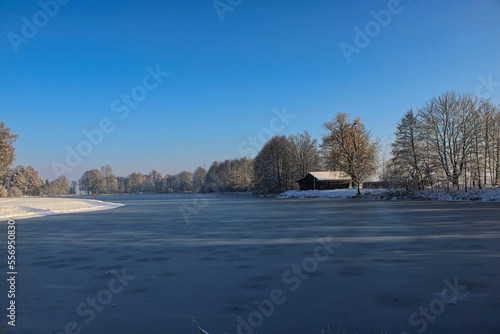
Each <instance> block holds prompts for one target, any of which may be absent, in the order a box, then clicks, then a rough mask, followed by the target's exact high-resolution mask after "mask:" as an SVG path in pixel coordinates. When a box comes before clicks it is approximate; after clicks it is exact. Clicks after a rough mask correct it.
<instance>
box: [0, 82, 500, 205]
mask: <svg viewBox="0 0 500 334" xmlns="http://www.w3.org/2000/svg"><path fill="white" fill-rule="evenodd" d="M323 129H324V134H323V136H322V137H321V138H320V140H318V139H315V138H313V137H312V136H311V135H310V134H309V133H308V132H307V131H304V132H303V133H298V134H295V135H289V136H283V135H277V136H274V137H272V138H270V139H269V140H268V141H267V142H266V143H265V144H264V146H263V147H262V149H261V150H260V152H259V153H258V154H257V156H256V157H255V158H253V159H252V158H248V157H244V158H236V159H229V160H225V161H215V162H213V163H212V165H211V166H210V167H209V168H208V170H207V169H206V168H205V166H200V167H198V168H197V169H196V170H195V171H194V172H188V171H182V172H180V173H177V174H167V175H162V174H161V173H159V172H157V171H156V170H153V171H152V172H151V173H149V174H142V173H140V172H134V173H132V174H130V175H128V176H126V177H123V176H116V175H115V174H114V173H113V170H112V168H111V166H109V165H106V166H103V167H101V168H100V169H92V170H89V171H86V172H85V173H84V174H83V175H82V177H81V178H80V179H79V180H78V182H76V181H72V182H71V183H70V182H69V181H68V179H67V178H66V177H65V176H60V177H59V178H57V179H56V180H54V181H52V182H49V181H48V180H46V181H45V182H44V181H43V180H41V179H40V178H39V177H38V173H37V172H36V171H35V170H34V169H33V168H31V167H25V166H18V167H16V168H14V169H11V168H10V166H11V165H12V162H13V161H14V157H15V155H14V146H13V143H14V142H15V140H16V139H17V135H16V134H11V133H10V129H9V128H7V127H5V125H4V123H0V194H1V195H2V196H7V195H8V196H22V195H47V196H56V195H68V194H75V193H77V192H78V191H80V192H83V193H86V194H93V193H95V194H124V193H129V194H135V193H172V192H248V191H252V192H254V193H257V194H267V193H280V192H283V191H286V190H291V189H298V185H297V184H296V182H295V181H296V180H297V179H299V178H301V177H303V176H304V175H306V174H307V173H308V172H311V171H318V170H336V171H343V172H345V173H346V174H348V175H349V176H350V177H351V180H352V183H353V184H354V186H356V188H357V190H358V194H359V193H360V191H361V188H362V185H363V183H364V182H365V181H367V180H369V179H371V178H374V177H376V176H378V179H379V180H380V183H381V184H383V186H384V187H388V188H391V187H392V188H403V189H406V190H408V191H410V192H411V191H414V190H422V189H428V188H429V189H446V190H451V189H465V190H467V189H469V188H483V187H485V186H493V187H496V186H499V184H500V107H499V106H495V105H493V104H492V103H491V101H490V100H484V99H480V98H478V97H477V96H474V95H472V94H458V93H456V92H446V93H444V94H441V95H439V96H436V97H433V98H431V99H430V100H428V101H427V102H425V103H424V104H423V105H422V106H420V107H418V108H415V109H410V110H408V111H407V112H406V114H405V115H404V116H403V117H402V118H401V120H400V121H399V122H398V123H397V125H396V129H395V133H394V136H395V140H394V142H393V143H392V144H391V157H390V158H389V159H382V161H380V160H379V153H380V150H381V146H380V143H379V140H378V139H376V138H375V139H374V138H373V134H372V133H371V132H370V131H369V130H367V129H366V127H365V125H364V124H363V123H362V121H361V119H359V118H354V119H351V116H350V115H348V114H344V113H337V114H336V115H335V117H334V118H333V119H332V120H331V121H329V122H325V123H323Z"/></svg>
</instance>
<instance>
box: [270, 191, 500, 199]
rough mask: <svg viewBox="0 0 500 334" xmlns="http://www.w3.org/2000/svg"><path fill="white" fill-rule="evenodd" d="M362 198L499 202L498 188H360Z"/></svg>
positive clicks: (313, 194)
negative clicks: (410, 192) (419, 189)
mask: <svg viewBox="0 0 500 334" xmlns="http://www.w3.org/2000/svg"><path fill="white" fill-rule="evenodd" d="M353 197H357V196H356V189H335V190H289V191H285V192H284V193H282V194H280V195H279V196H278V198H302V199H303V198H321V199H328V198H333V199H335V198H336V199H344V198H353ZM359 198H362V199H374V200H378V199H384V200H406V199H420V200H432V201H482V202H500V188H486V189H473V190H469V191H464V190H454V191H450V192H446V191H439V190H421V191H415V192H414V193H413V194H411V196H410V195H409V194H408V193H406V192H405V191H404V190H401V189H362V190H361V196H359Z"/></svg>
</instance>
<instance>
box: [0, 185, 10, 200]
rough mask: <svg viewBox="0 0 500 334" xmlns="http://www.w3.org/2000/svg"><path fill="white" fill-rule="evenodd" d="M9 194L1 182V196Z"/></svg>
mask: <svg viewBox="0 0 500 334" xmlns="http://www.w3.org/2000/svg"><path fill="white" fill-rule="evenodd" d="M8 194H9V192H8V191H7V188H5V187H4V186H3V185H1V184H0V197H7V195H8Z"/></svg>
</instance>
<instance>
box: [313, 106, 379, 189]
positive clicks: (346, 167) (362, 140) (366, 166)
mask: <svg viewBox="0 0 500 334" xmlns="http://www.w3.org/2000/svg"><path fill="white" fill-rule="evenodd" d="M323 128H325V129H326V130H327V134H326V135H325V136H324V137H323V144H322V147H323V149H324V150H325V152H326V154H327V156H328V160H329V163H330V167H331V168H332V169H337V170H340V171H343V172H345V173H346V174H348V175H349V176H350V177H351V179H352V182H353V183H354V184H355V185H356V187H357V189H358V194H361V190H360V188H361V184H362V182H363V181H365V180H366V179H367V178H368V177H370V176H372V175H373V174H375V172H376V171H377V166H378V151H379V147H380V145H379V143H378V140H375V141H373V140H372V139H371V136H372V135H371V133H370V132H369V131H367V130H366V129H365V126H364V125H363V124H362V123H361V120H360V119H359V118H356V119H354V120H353V121H351V120H350V116H349V115H348V114H343V113H337V115H335V118H334V119H333V120H332V121H331V122H326V123H324V124H323Z"/></svg>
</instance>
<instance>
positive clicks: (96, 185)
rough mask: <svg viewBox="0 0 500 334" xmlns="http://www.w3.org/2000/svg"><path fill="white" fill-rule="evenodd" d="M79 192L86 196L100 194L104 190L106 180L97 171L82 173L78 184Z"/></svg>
mask: <svg viewBox="0 0 500 334" xmlns="http://www.w3.org/2000/svg"><path fill="white" fill-rule="evenodd" d="M78 184H79V186H80V190H83V191H85V193H86V194H87V195H88V194H102V193H103V192H104V191H105V190H106V188H105V187H106V180H105V178H104V175H102V173H101V171H100V170H98V169H92V170H89V171H86V172H85V173H83V175H82V177H81V178H80V180H79V182H78Z"/></svg>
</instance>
